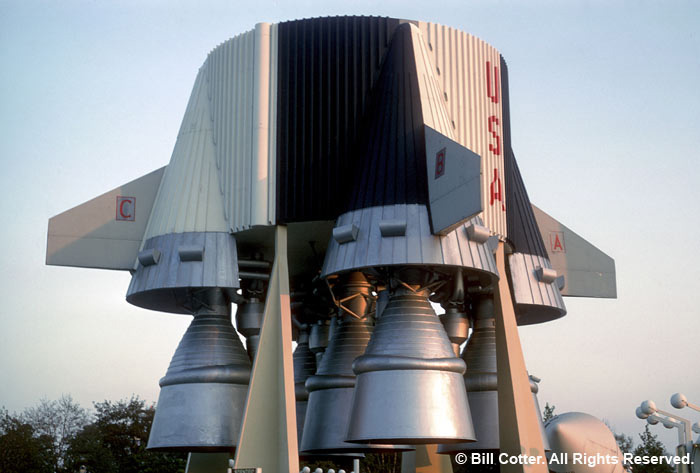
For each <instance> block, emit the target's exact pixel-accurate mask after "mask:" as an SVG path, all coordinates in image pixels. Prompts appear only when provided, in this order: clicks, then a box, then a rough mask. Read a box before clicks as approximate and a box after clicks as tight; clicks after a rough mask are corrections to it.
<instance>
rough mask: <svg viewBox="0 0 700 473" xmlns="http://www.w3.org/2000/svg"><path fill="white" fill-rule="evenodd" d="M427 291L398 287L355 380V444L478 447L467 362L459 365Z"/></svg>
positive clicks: (361, 359) (360, 360)
mask: <svg viewBox="0 0 700 473" xmlns="http://www.w3.org/2000/svg"><path fill="white" fill-rule="evenodd" d="M428 295H429V292H428V291H427V290H420V289H417V286H416V287H412V288H407V287H404V286H399V287H398V288H396V289H395V290H394V292H393V293H392V295H391V297H390V299H389V304H388V305H387V307H386V308H385V309H384V312H383V313H382V316H381V318H380V319H379V321H378V322H377V326H376V327H375V331H374V333H373V335H372V338H371V340H370V342H369V345H368V347H367V350H366V352H365V354H364V355H363V356H361V357H359V358H358V359H357V360H356V361H355V363H354V364H353V370H354V372H355V374H357V384H356V387H355V397H354V399H353V406H352V414H351V416H350V419H351V421H350V428H349V430H348V436H347V440H348V441H352V442H378V443H381V442H383V443H406V444H428V443H445V442H464V441H468V440H474V438H475V437H474V429H473V427H472V423H471V415H470V413H469V405H468V404H467V393H466V389H465V387H464V379H463V377H462V375H463V374H464V371H465V365H464V361H463V360H461V359H459V358H456V357H455V355H454V352H453V350H452V345H451V344H450V340H449V339H448V337H447V334H446V333H445V330H444V328H443V326H442V324H441V323H440V319H438V317H437V315H435V312H434V311H433V308H432V306H431V305H430V303H429V302H428Z"/></svg>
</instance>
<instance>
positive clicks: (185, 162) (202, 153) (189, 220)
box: [143, 69, 228, 241]
mask: <svg viewBox="0 0 700 473" xmlns="http://www.w3.org/2000/svg"><path fill="white" fill-rule="evenodd" d="M205 75H206V72H205V69H200V71H199V74H198V75H197V79H196V80H195V84H194V89H193V91H192V95H191V97H190V101H189V103H188V104H187V110H186V111H185V117H184V118H183V120H182V125H181V127H180V133H179V134H178V137H177V141H176V142H175V149H174V150H173V154H172V157H171V158H170V164H168V166H167V167H166V168H165V173H164V175H163V179H162V180H161V183H160V187H159V188H158V194H157V196H156V200H155V203H154V204H153V210H152V211H151V216H150V218H149V220H148V225H147V226H146V231H145V233H144V238H143V240H144V241H147V240H148V239H150V238H153V237H155V236H159V235H166V234H169V233H183V232H226V231H228V225H227V223H226V220H225V218H224V201H223V194H222V192H221V191H220V188H219V173H218V171H217V162H216V147H215V146H214V142H213V131H212V122H211V120H210V118H209V113H210V110H209V100H208V99H207V87H206V78H205Z"/></svg>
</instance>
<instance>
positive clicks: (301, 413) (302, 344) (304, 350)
mask: <svg viewBox="0 0 700 473" xmlns="http://www.w3.org/2000/svg"><path fill="white" fill-rule="evenodd" d="M293 360H294V396H295V398H296V411H297V443H298V444H299V445H301V433H302V432H303V430H304V418H305V417H306V406H307V404H308V400H309V392H308V391H307V390H306V387H305V386H304V383H306V380H307V379H308V378H309V376H311V375H313V374H314V373H315V372H316V357H315V356H314V354H313V353H312V352H311V350H309V326H308V325H306V324H303V325H302V326H301V327H300V328H299V336H298V338H297V347H296V349H295V350H294V355H293Z"/></svg>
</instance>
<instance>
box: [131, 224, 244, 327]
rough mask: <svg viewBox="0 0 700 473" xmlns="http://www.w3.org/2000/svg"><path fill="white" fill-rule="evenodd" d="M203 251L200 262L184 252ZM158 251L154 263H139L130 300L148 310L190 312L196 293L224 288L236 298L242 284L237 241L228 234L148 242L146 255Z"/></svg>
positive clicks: (194, 234) (180, 235)
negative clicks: (234, 293) (191, 295)
mask: <svg viewBox="0 0 700 473" xmlns="http://www.w3.org/2000/svg"><path fill="white" fill-rule="evenodd" d="M186 249H199V250H201V253H200V254H201V257H200V259H191V260H188V259H187V258H184V257H183V255H182V250H186ZM150 251H152V252H158V255H159V256H158V258H156V260H157V261H154V262H153V263H152V264H148V263H146V266H144V264H142V263H141V262H138V263H137V267H136V271H135V272H134V274H133V276H132V277H131V283H130V284H129V289H128V291H127V294H126V300H127V301H128V302H129V303H131V304H134V305H137V306H139V307H143V308H145V309H153V310H160V311H163V312H173V313H183V314H186V313H190V310H189V309H188V308H187V307H186V305H187V302H189V294H190V293H191V291H192V290H197V289H201V288H214V287H219V288H223V289H224V290H225V292H227V293H228V294H229V296H232V294H233V292H234V291H235V289H236V288H238V287H239V283H238V253H237V249H236V240H235V239H234V237H233V235H231V234H230V233H228V232H185V233H171V234H167V235H160V236H157V237H153V238H149V239H148V240H146V242H145V244H144V248H143V251H142V253H143V252H150Z"/></svg>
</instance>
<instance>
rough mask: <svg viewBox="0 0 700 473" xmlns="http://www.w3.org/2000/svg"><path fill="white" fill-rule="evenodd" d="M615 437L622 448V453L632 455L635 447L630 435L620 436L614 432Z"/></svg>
mask: <svg viewBox="0 0 700 473" xmlns="http://www.w3.org/2000/svg"><path fill="white" fill-rule="evenodd" d="M613 435H615V441H616V442H617V446H618V447H620V451H621V452H622V453H632V448H633V447H634V443H633V442H632V437H630V436H629V435H625V434H622V433H621V434H618V433H615V432H613Z"/></svg>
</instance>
